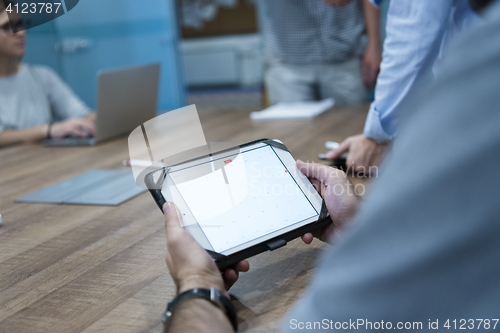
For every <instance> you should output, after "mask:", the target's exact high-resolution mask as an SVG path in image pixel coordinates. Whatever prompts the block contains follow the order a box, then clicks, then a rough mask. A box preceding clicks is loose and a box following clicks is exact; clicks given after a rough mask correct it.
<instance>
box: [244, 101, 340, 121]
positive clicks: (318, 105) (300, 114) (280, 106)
mask: <svg viewBox="0 0 500 333" xmlns="http://www.w3.org/2000/svg"><path fill="white" fill-rule="evenodd" d="M334 105H335V100H334V99H333V98H327V99H324V100H322V101H304V102H280V103H277V104H275V105H273V106H271V107H268V108H267V109H264V110H262V111H259V112H252V113H250V118H251V119H253V120H268V119H307V118H314V117H316V116H317V115H319V114H321V113H323V112H325V111H326V110H328V109H330V108H332V107H333V106H334Z"/></svg>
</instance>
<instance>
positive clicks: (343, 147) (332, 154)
mask: <svg viewBox="0 0 500 333" xmlns="http://www.w3.org/2000/svg"><path fill="white" fill-rule="evenodd" d="M351 143H352V140H351V139H350V138H347V139H345V140H344V141H342V143H341V144H340V145H339V147H338V148H337V149H333V150H330V151H329V152H328V153H326V158H327V159H329V160H334V159H337V158H339V157H340V156H342V155H344V154H345V153H347V152H348V151H349V149H350V148H351Z"/></svg>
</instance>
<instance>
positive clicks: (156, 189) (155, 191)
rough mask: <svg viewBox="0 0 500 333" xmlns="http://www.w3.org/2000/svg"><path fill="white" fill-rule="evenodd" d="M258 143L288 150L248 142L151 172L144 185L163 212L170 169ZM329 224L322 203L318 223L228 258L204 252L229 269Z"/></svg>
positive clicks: (260, 141)
mask: <svg viewBox="0 0 500 333" xmlns="http://www.w3.org/2000/svg"><path fill="white" fill-rule="evenodd" d="M258 143H265V144H268V145H270V146H273V147H275V148H278V149H282V150H285V151H289V150H288V148H287V147H286V146H285V145H284V144H282V143H281V142H277V141H274V140H270V139H261V140H256V141H252V142H248V143H245V144H242V145H239V146H236V147H232V148H228V149H224V150H221V151H218V152H215V153H212V154H210V155H204V156H200V157H197V158H193V159H190V160H188V161H184V162H182V163H178V164H175V165H172V166H169V167H165V168H163V169H160V170H156V171H153V172H151V173H149V174H147V175H146V177H145V182H146V185H147V186H148V189H149V192H150V193H151V195H152V196H153V198H154V200H155V202H156V204H157V205H158V207H159V208H160V210H161V211H162V212H163V205H164V204H165V202H166V201H165V198H164V197H163V194H162V193H161V187H162V184H163V181H164V179H165V177H166V176H167V174H168V172H169V170H170V168H171V167H173V166H177V165H181V164H185V163H189V162H193V161H196V160H199V159H203V158H207V157H208V156H215V155H219V154H224V153H227V152H231V151H234V150H236V149H242V148H246V147H248V146H252V145H255V144H258ZM160 171H161V172H163V174H162V177H160V178H159V180H158V181H157V182H154V180H153V179H154V177H153V174H154V173H156V172H160ZM330 223H332V220H331V219H330V216H329V215H328V210H327V209H326V205H325V202H324V201H323V205H322V207H321V212H320V215H319V218H318V221H316V222H313V223H310V224H308V225H305V226H302V227H300V228H298V229H295V230H292V231H289V232H287V233H285V234H283V235H280V236H277V237H274V238H272V239H269V240H267V241H265V242H263V243H260V244H257V245H253V246H251V247H249V248H246V249H244V250H241V251H239V252H236V253H234V254H231V255H229V256H226V255H223V254H220V253H217V252H214V251H211V250H206V251H207V252H208V254H210V256H211V257H212V258H213V259H214V260H215V262H216V264H217V267H218V268H219V269H224V268H227V267H230V266H232V265H234V264H236V263H238V262H240V261H241V260H244V259H247V258H249V257H252V256H254V255H256V254H259V253H262V252H265V251H273V250H276V249H278V248H280V247H282V246H285V245H286V244H287V242H289V241H291V240H293V239H295V238H297V237H300V236H302V235H304V234H305V233H308V232H311V231H313V230H316V229H318V228H321V227H323V226H326V225H328V224H330Z"/></svg>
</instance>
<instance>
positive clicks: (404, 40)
mask: <svg viewBox="0 0 500 333" xmlns="http://www.w3.org/2000/svg"><path fill="white" fill-rule="evenodd" d="M389 6H390V7H389V12H388V15H387V24H386V38H385V42H384V51H383V60H382V65H381V72H380V74H379V76H378V80H377V87H376V90H375V101H374V102H373V103H372V105H371V107H370V110H369V113H368V117H367V120H366V123H365V128H364V135H365V136H366V137H368V138H371V139H373V140H375V141H377V142H386V141H388V140H391V139H393V137H394V136H395V134H396V128H397V124H398V122H399V118H400V116H401V113H402V112H403V111H404V110H403V109H402V106H403V105H404V103H405V102H406V101H407V99H408V98H409V96H410V94H411V93H412V92H413V91H414V89H415V87H416V85H417V84H418V83H419V82H420V81H421V80H422V79H423V78H425V77H427V75H430V74H431V70H432V66H433V64H434V62H435V60H436V58H437V56H438V54H439V50H440V47H441V43H442V40H443V36H444V33H445V30H446V27H447V25H448V24H449V16H450V12H451V10H452V6H453V1H451V0H443V1H435V0H419V1H391V2H390V5H389Z"/></svg>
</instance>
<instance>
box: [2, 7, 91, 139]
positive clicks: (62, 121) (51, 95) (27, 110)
mask: <svg viewBox="0 0 500 333" xmlns="http://www.w3.org/2000/svg"><path fill="white" fill-rule="evenodd" d="M7 6H8V4H7ZM10 19H11V20H9V16H8V15H7V12H6V7H5V5H4V2H3V1H0V101H1V102H0V146H6V145H11V144H16V143H21V142H29V141H38V140H43V139H47V138H56V139H57V138H63V137H66V136H79V137H86V136H91V135H94V133H95V113H92V112H91V110H90V109H89V108H88V107H87V106H86V105H85V104H84V103H83V102H82V101H81V100H80V99H79V98H78V97H77V96H76V95H75V94H74V93H73V92H72V91H71V89H70V88H69V87H68V86H67V85H66V84H65V83H64V82H63V81H62V80H61V78H59V76H57V74H56V73H55V72H54V71H52V70H51V69H49V68H47V67H42V66H31V65H27V64H23V63H22V62H21V60H22V58H23V56H24V54H25V51H26V31H24V28H23V21H22V19H21V17H18V16H17V17H16V15H14V14H12V15H11V17H10ZM16 31H17V32H16Z"/></svg>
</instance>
